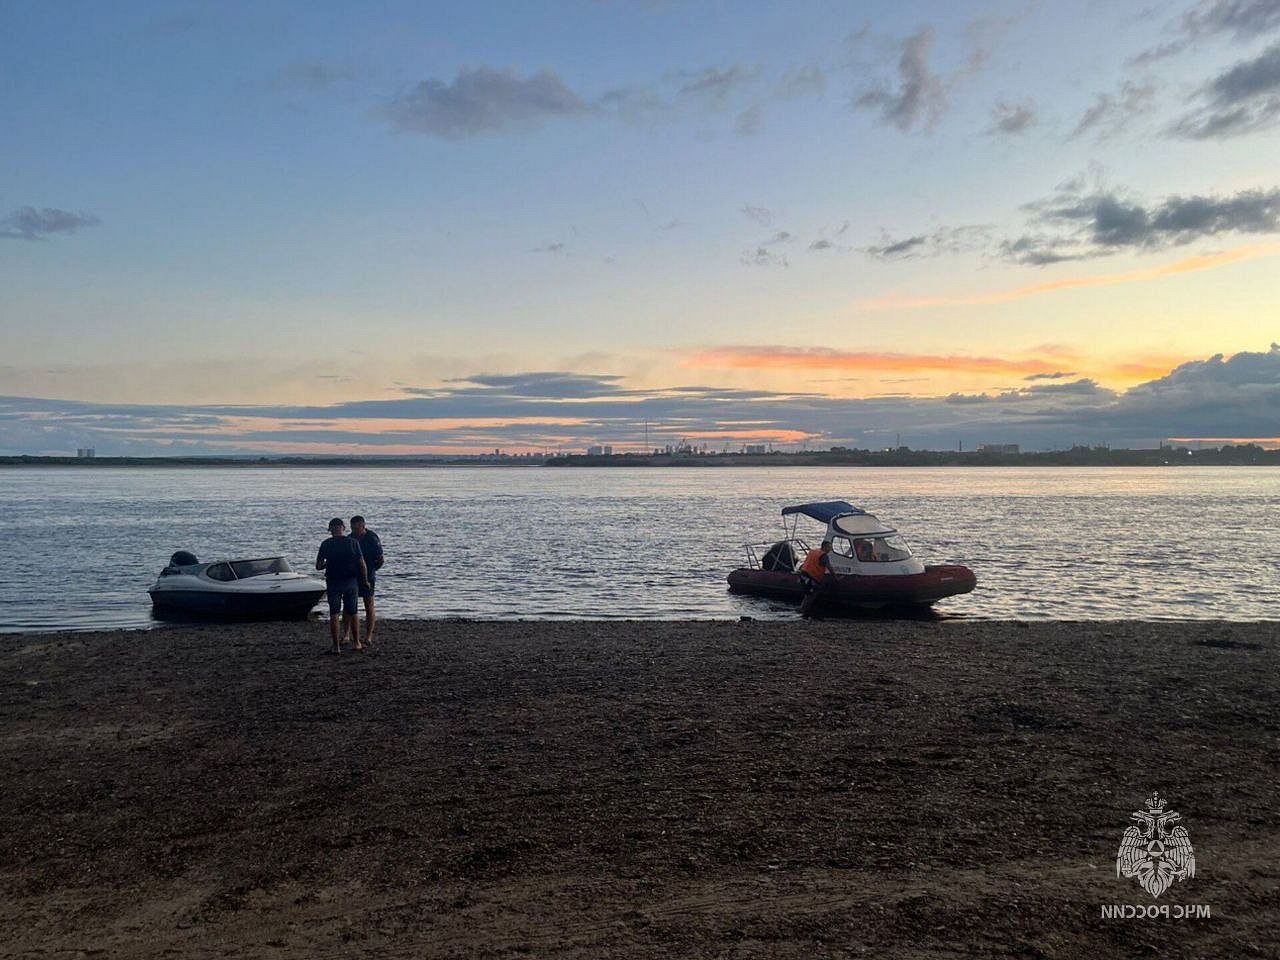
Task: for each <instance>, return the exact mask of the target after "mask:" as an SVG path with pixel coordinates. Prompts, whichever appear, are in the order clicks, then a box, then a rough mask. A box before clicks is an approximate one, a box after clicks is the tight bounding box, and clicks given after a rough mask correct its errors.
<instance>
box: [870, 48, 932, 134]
mask: <svg viewBox="0 0 1280 960" xmlns="http://www.w3.org/2000/svg"><path fill="white" fill-rule="evenodd" d="M935 39H936V38H935V34H934V30H933V27H930V26H924V27H921V28H920V29H919V30H917V31H916V32H915V33H913V34H911V36H909V37H907V38H905V39H904V40H903V41H902V46H901V49H900V52H899V55H898V64H897V78H896V80H894V81H881V82H880V83H879V84H877V85H876V86H874V87H872V88H871V89H870V90H867V91H866V92H864V93H863V94H862V95H861V96H859V97H858V98H857V99H856V100H854V106H855V107H857V108H859V109H863V110H874V111H876V112H877V113H878V114H879V115H880V119H881V120H882V121H883V122H884V123H887V124H890V125H892V126H895V127H897V128H898V129H899V130H903V131H909V130H913V129H915V128H917V127H920V128H923V129H926V130H927V129H930V128H932V127H933V126H934V125H935V124H937V122H938V121H939V120H940V119H941V118H942V114H943V111H944V109H945V108H946V102H947V89H946V84H945V83H944V82H943V79H942V77H941V76H939V75H938V74H937V73H935V72H934V71H933V69H932V68H931V67H930V65H929V57H930V54H931V53H932V51H933V45H934V41H935Z"/></svg>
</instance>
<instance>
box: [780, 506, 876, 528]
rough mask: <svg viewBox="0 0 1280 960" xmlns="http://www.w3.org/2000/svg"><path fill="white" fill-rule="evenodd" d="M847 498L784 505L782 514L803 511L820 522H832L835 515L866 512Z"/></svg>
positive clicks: (785, 515) (789, 514) (841, 515)
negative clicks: (791, 505)
mask: <svg viewBox="0 0 1280 960" xmlns="http://www.w3.org/2000/svg"><path fill="white" fill-rule="evenodd" d="M866 512H867V511H865V510H860V509H858V508H857V507H855V506H854V505H853V504H852V503H849V502H848V501H846V500H824V501H823V502H822V503H797V504H796V505H795V506H794V507H783V508H782V515H783V516H784V517H789V516H791V515H792V514H793V513H803V514H804V515H805V516H806V517H813V519H815V520H817V521H818V522H819V523H830V522H831V519H832V518H833V517H843V516H845V515H847V514H850V513H866Z"/></svg>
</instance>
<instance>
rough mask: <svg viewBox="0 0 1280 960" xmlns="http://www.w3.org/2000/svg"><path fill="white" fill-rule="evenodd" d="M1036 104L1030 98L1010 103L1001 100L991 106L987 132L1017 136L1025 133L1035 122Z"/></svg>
mask: <svg viewBox="0 0 1280 960" xmlns="http://www.w3.org/2000/svg"><path fill="white" fill-rule="evenodd" d="M1037 122H1038V121H1037V118H1036V105H1035V103H1034V102H1033V101H1031V100H1022V101H1019V102H1017V103H1010V102H1009V101H1006V100H1001V101H1000V102H998V103H997V104H996V105H995V106H994V107H992V108H991V126H990V127H988V128H987V132H988V133H997V134H1004V135H1005V136H1018V135H1020V134H1023V133H1026V132H1027V131H1028V130H1030V129H1031V128H1032V127H1034V126H1035V125H1036V123H1037Z"/></svg>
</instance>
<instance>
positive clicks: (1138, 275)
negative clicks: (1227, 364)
mask: <svg viewBox="0 0 1280 960" xmlns="http://www.w3.org/2000/svg"><path fill="white" fill-rule="evenodd" d="M1277 254H1280V243H1270V244H1260V245H1252V246H1241V247H1235V248H1233V249H1231V250H1226V251H1224V252H1222V253H1214V254H1206V255H1204V256H1196V257H1185V258H1183V259H1181V260H1175V261H1174V262H1173V263H1166V264H1164V265H1162V266H1159V267H1152V268H1151V269H1148V270H1128V271H1125V272H1123V273H1096V274H1086V275H1083V276H1077V277H1064V278H1062V279H1060V280H1047V281H1045V282H1043V283H1032V284H1027V285H1026V286H1021V287H1013V288H1010V289H1006V290H992V291H989V292H987V293H977V294H950V295H936V296H887V297H875V298H873V299H870V300H861V301H859V302H858V303H856V304H854V307H855V309H857V310H863V311H872V310H919V309H925V308H930V307H956V306H971V307H972V306H985V305H988V304H995V303H1009V302H1011V301H1014V300H1025V299H1027V298H1028V297H1038V296H1042V295H1044V294H1048V293H1057V292H1059V291H1062V290H1074V289H1078V288H1081V287H1111V286H1117V285H1119V284H1124V283H1138V282H1140V281H1144V280H1155V279H1158V278H1160V277H1172V276H1177V275H1179V274H1184V273H1197V272H1199V271H1202V270H1213V269H1215V268H1217V267H1223V266H1226V265H1228V264H1232V263H1239V262H1242V261H1245V260H1257V259H1259V258H1261V257H1274V256H1276V255H1277Z"/></svg>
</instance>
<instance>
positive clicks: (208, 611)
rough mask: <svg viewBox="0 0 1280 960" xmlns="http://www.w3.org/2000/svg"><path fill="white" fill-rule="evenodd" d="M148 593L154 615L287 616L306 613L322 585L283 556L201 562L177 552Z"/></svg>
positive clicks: (314, 603) (270, 618) (316, 601)
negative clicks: (300, 571) (295, 568)
mask: <svg viewBox="0 0 1280 960" xmlns="http://www.w3.org/2000/svg"><path fill="white" fill-rule="evenodd" d="M147 592H148V593H149V594H151V603H152V606H153V607H154V609H155V612H156V614H157V615H168V616H188V617H212V618H217V619H234V620H289V619H299V618H302V617H305V616H307V614H309V613H310V612H311V610H312V608H313V607H315V605H316V604H317V603H318V602H319V600H320V598H321V597H322V596H324V593H325V585H324V583H323V582H322V581H320V580H317V579H316V578H314V577H308V576H306V575H304V574H301V573H296V572H295V571H294V570H293V568H292V567H290V566H289V561H288V560H286V559H285V558H284V557H256V558H253V559H247V560H215V561H213V562H212V563H201V562H200V561H199V560H198V559H197V558H196V556H195V554H193V553H189V552H187V551H186V550H179V551H178V552H177V553H175V554H174V555H173V556H172V557H170V558H169V565H168V566H167V567H165V568H164V569H163V570H161V571H160V576H159V578H158V579H157V580H156V582H155V584H154V585H153V586H152V587H151V589H150V590H148V591H147Z"/></svg>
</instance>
